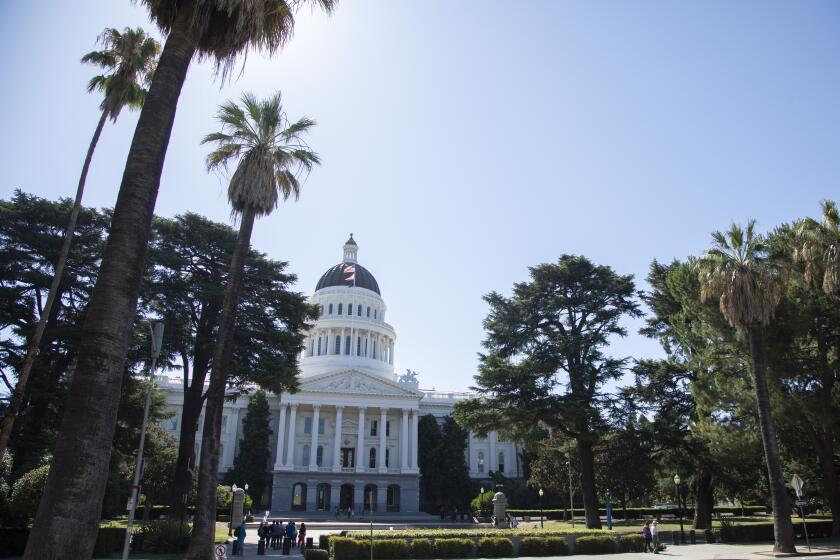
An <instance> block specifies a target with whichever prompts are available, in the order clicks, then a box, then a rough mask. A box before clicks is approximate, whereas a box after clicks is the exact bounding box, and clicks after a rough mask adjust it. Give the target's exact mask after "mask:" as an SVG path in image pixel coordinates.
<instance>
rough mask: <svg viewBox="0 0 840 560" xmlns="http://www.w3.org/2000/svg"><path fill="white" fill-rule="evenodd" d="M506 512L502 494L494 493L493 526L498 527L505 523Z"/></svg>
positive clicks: (505, 500) (505, 502) (505, 503)
mask: <svg viewBox="0 0 840 560" xmlns="http://www.w3.org/2000/svg"><path fill="white" fill-rule="evenodd" d="M506 512H507V497H505V495H504V493H503V492H496V494H495V495H494V496H493V517H494V518H495V520H496V521H495V523H494V526H495V527H498V526H499V524H500V523H504V522H505V513H506Z"/></svg>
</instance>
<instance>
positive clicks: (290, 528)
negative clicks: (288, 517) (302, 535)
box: [286, 521, 297, 548]
mask: <svg viewBox="0 0 840 560" xmlns="http://www.w3.org/2000/svg"><path fill="white" fill-rule="evenodd" d="M286 538H287V539H289V546H291V547H292V548H294V546H295V538H297V527H295V522H294V521H289V524H288V525H286Z"/></svg>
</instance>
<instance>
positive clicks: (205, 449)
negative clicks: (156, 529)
mask: <svg viewBox="0 0 840 560" xmlns="http://www.w3.org/2000/svg"><path fill="white" fill-rule="evenodd" d="M254 217H255V214H254V211H253V210H252V209H248V210H246V211H245V214H244V216H243V217H242V223H241V224H240V226H239V235H238V237H237V238H236V246H235V247H234V250H233V257H232V258H231V261H230V273H229V274H228V284H227V286H225V300H224V304H223V305H222V316H221V318H220V319H219V332H218V334H217V335H216V346H215V349H214V351H213V370H212V372H211V374H210V386H209V387H208V388H207V404H206V407H205V409H204V429H203V430H202V432H201V459H199V462H198V495H197V496H196V505H195V518H194V521H193V531H192V538H191V539H190V548H189V550H188V551H187V556H186V558H188V559H190V560H207V559H208V558H212V554H213V540H214V536H215V534H216V486H217V485H218V483H219V444H220V443H221V442H220V436H221V433H222V409H223V407H224V398H225V386H226V385H227V371H228V369H229V366H230V361H231V355H232V354H233V328H234V324H235V321H236V308H237V306H238V305H239V296H240V294H241V292H242V276H243V269H244V267H245V259H246V258H247V256H248V249H249V247H250V243H251V231H252V230H253V228H254Z"/></svg>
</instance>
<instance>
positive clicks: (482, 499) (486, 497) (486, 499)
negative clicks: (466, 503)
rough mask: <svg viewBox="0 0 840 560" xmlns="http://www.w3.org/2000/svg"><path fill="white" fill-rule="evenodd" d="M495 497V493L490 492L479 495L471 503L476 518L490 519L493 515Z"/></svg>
mask: <svg viewBox="0 0 840 560" xmlns="http://www.w3.org/2000/svg"><path fill="white" fill-rule="evenodd" d="M493 496H494V494H493V492H489V491H488V492H485V493H483V494H479V495H478V496H477V497H475V498H473V499H472V501H470V509H471V510H472V512H473V513H474V514H475V515H476V517H490V516H491V515H493ZM511 515H513V514H511Z"/></svg>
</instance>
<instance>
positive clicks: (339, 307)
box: [338, 303, 341, 315]
mask: <svg viewBox="0 0 840 560" xmlns="http://www.w3.org/2000/svg"><path fill="white" fill-rule="evenodd" d="M338 314H339V315H341V304H340V303H339V304H338Z"/></svg>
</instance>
